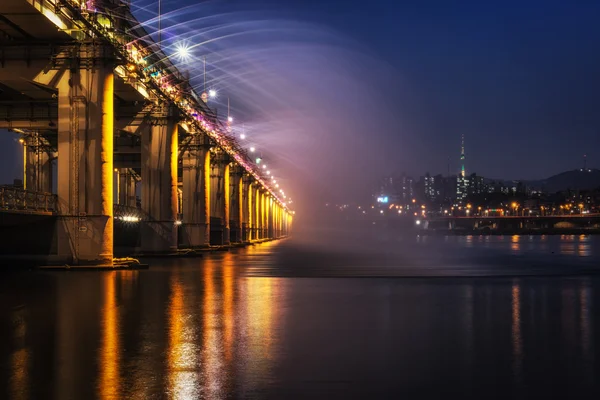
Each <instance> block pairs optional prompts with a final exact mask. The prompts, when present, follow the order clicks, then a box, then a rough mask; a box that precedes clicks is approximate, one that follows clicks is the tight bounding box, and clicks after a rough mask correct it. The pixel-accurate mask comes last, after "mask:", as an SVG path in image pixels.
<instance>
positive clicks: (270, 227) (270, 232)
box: [267, 195, 275, 239]
mask: <svg viewBox="0 0 600 400" xmlns="http://www.w3.org/2000/svg"><path fill="white" fill-rule="evenodd" d="M273 203H274V202H273V197H271V196H270V195H269V198H268V199H267V236H268V237H269V239H273V238H274V237H275V230H274V221H275V219H274V217H275V214H274V213H273V205H274V204H273Z"/></svg>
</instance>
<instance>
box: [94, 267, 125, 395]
mask: <svg viewBox="0 0 600 400" xmlns="http://www.w3.org/2000/svg"><path fill="white" fill-rule="evenodd" d="M117 274H118V272H108V273H106V274H104V279H103V284H104V307H103V309H102V327H103V330H102V345H101V347H100V388H99V389H100V393H99V394H100V398H102V399H115V398H117V397H118V396H119V393H121V388H120V376H119V367H120V360H119V353H120V343H119V309H118V305H117V300H116V295H117V293H116V292H117V291H116V279H117Z"/></svg>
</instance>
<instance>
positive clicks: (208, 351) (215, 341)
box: [202, 258, 225, 399]
mask: <svg viewBox="0 0 600 400" xmlns="http://www.w3.org/2000/svg"><path fill="white" fill-rule="evenodd" d="M219 267H220V263H219V262H218V261H217V260H214V259H212V258H211V259H208V260H206V262H205V263H204V279H203V282H204V297H203V300H202V304H203V307H202V320H203V323H202V332H203V333H202V354H203V357H202V360H203V365H202V369H203V371H202V376H203V378H204V382H203V386H204V391H205V392H206V397H207V398H210V399H217V398H222V397H223V393H222V386H223V383H224V381H225V379H224V378H225V376H224V375H225V373H224V371H223V369H222V367H223V353H224V346H225V343H224V341H223V334H222V328H223V315H222V313H221V310H222V308H221V307H222V304H219V300H222V298H221V296H220V295H219V294H218V293H217V287H216V285H215V273H216V271H217V269H218V268H219Z"/></svg>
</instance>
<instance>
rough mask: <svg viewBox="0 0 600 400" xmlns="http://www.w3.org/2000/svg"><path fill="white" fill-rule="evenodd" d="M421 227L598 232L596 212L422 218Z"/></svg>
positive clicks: (452, 229)
mask: <svg viewBox="0 0 600 400" xmlns="http://www.w3.org/2000/svg"><path fill="white" fill-rule="evenodd" d="M421 225H422V229H425V230H432V231H441V232H460V231H468V232H488V233H513V232H532V233H534V232H540V233H560V232H578V233H579V232H580V233H585V232H590V233H600V214H584V215H548V216H493V217H485V216H470V217H452V216H448V217H437V218H429V219H425V220H423V221H422V223H421Z"/></svg>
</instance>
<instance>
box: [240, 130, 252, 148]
mask: <svg viewBox="0 0 600 400" xmlns="http://www.w3.org/2000/svg"><path fill="white" fill-rule="evenodd" d="M240 139H242V140H244V139H246V134H244V133H242V134H241V135H240ZM253 148H254V147H251V148H250V151H254V150H252V149H253Z"/></svg>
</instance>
